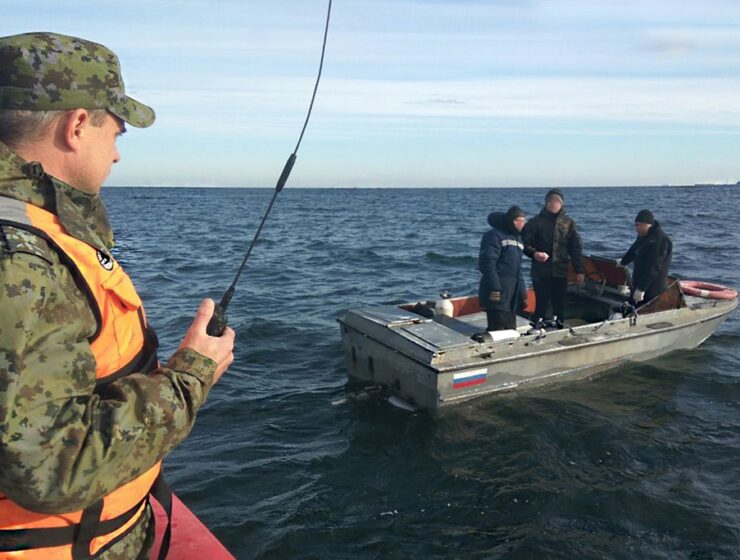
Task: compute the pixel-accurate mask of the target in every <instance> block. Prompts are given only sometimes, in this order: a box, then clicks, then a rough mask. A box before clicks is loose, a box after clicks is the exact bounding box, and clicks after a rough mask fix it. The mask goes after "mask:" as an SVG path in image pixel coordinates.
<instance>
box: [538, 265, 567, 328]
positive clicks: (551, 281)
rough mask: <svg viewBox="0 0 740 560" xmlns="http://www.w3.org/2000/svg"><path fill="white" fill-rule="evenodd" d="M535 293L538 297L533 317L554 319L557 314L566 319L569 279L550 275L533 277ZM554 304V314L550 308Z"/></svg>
mask: <svg viewBox="0 0 740 560" xmlns="http://www.w3.org/2000/svg"><path fill="white" fill-rule="evenodd" d="M532 286H533V287H534V295H535V298H536V299H537V308H536V309H535V311H534V315H533V316H532V319H534V320H537V319H552V318H553V317H554V316H557V318H558V319H560V320H561V321H563V320H565V297H566V295H567V294H568V279H567V278H558V277H555V276H550V277H546V278H532ZM551 305H552V314H550V312H549V308H550V306H551Z"/></svg>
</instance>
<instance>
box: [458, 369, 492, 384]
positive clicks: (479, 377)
mask: <svg viewBox="0 0 740 560" xmlns="http://www.w3.org/2000/svg"><path fill="white" fill-rule="evenodd" d="M487 374H488V370H487V369H485V368H483V369H472V370H470V371H464V372H462V373H455V374H453V376H452V388H453V389H464V388H465V387H470V386H472V385H480V384H481V383H485V382H486V375H487Z"/></svg>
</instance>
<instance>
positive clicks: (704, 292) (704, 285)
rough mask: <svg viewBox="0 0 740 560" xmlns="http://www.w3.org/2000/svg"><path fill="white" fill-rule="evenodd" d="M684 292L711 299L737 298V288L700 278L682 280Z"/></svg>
mask: <svg viewBox="0 0 740 560" xmlns="http://www.w3.org/2000/svg"><path fill="white" fill-rule="evenodd" d="M681 289H682V290H683V293H685V294H688V295H690V296H697V297H703V298H709V299H735V298H736V297H737V290H733V289H732V288H728V287H727V286H723V285H722V284H711V283H710V282H700V281H698V280H681Z"/></svg>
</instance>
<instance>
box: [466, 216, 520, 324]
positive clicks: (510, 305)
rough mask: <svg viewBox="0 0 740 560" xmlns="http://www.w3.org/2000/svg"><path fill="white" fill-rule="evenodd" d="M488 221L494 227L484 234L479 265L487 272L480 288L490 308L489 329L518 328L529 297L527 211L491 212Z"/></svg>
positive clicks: (481, 296) (484, 301) (487, 308)
mask: <svg viewBox="0 0 740 560" xmlns="http://www.w3.org/2000/svg"><path fill="white" fill-rule="evenodd" d="M488 223H489V224H490V225H491V227H492V228H493V229H491V230H490V231H488V232H486V234H485V235H483V239H482V240H481V244H480V255H479V257H478V268H479V270H480V271H481V274H483V277H482V278H481V280H480V286H479V288H478V297H479V299H480V306H481V307H483V308H484V309H485V310H486V315H487V317H488V330H489V331H498V330H504V329H515V328H516V311H517V309H518V308H520V307H524V304H525V303H526V300H527V285H526V283H525V282H524V275H523V274H522V252H523V251H524V244H523V243H522V238H521V235H520V232H521V230H522V228H523V227H524V223H525V219H524V212H523V211H522V209H521V208H519V207H518V206H512V207H511V208H509V210H508V212H506V213H503V212H491V213H490V214H489V215H488Z"/></svg>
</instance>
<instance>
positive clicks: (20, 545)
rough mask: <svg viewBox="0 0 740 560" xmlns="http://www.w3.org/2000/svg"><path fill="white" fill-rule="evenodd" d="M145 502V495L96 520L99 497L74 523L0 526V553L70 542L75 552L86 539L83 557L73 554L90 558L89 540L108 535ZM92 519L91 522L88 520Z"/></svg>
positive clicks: (66, 544) (99, 505)
mask: <svg viewBox="0 0 740 560" xmlns="http://www.w3.org/2000/svg"><path fill="white" fill-rule="evenodd" d="M145 501H146V498H144V499H143V500H142V501H140V502H139V503H137V504H136V505H135V506H134V507H132V508H131V509H129V510H128V511H127V512H125V513H123V514H121V515H119V516H118V517H115V518H114V519H109V520H107V521H99V519H100V511H101V510H102V505H103V504H102V500H101V501H100V502H97V503H96V504H94V505H92V506H91V507H89V508H87V509H86V510H85V511H84V513H83V515H82V519H81V522H80V523H79V524H77V525H69V526H67V527H46V528H38V529H0V552H17V551H20V550H31V549H36V548H51V547H54V546H70V545H73V550H74V551H75V553H77V552H78V549H80V548H81V547H82V543H83V542H86V543H87V546H88V548H87V550H86V551H85V554H86V556H74V558H89V557H90V552H89V550H90V549H89V545H90V542H91V541H92V539H94V538H95V537H102V536H104V535H107V534H110V533H112V532H114V531H117V530H118V529H120V528H121V527H123V526H124V525H125V524H126V523H128V522H129V521H130V520H131V519H132V518H133V517H134V515H136V513H137V512H138V511H139V509H141V505H142V504H143V503H144V502H145ZM96 511H97V513H96ZM93 516H94V517H93ZM86 518H87V520H86ZM93 519H94V523H91V522H92V520H93Z"/></svg>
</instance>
